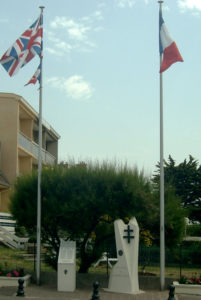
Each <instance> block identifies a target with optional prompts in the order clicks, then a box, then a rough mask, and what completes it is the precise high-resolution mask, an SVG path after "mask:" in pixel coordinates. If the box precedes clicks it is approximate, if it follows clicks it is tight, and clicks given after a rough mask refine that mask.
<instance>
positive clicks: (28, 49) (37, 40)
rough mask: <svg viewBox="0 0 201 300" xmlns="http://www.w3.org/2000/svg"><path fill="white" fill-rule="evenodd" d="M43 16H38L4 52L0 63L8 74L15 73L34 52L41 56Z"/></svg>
mask: <svg viewBox="0 0 201 300" xmlns="http://www.w3.org/2000/svg"><path fill="white" fill-rule="evenodd" d="M42 37H43V18H42V14H41V15H40V17H39V18H38V19H37V20H36V21H35V22H34V23H33V24H32V25H31V26H30V27H29V28H28V29H27V30H26V31H25V32H24V33H23V34H22V35H21V36H20V37H19V38H18V39H17V40H16V41H15V43H14V44H13V45H12V46H11V47H10V48H9V49H8V50H7V51H6V52H5V53H4V55H3V56H2V58H1V59H0V63H1V64H2V66H3V67H4V69H5V70H6V71H7V72H8V74H9V75H10V76H13V75H15V74H16V73H17V72H18V71H19V69H20V68H22V67H23V66H24V65H26V64H27V63H28V62H29V61H30V60H31V59H32V58H33V57H34V56H35V55H36V54H37V55H39V56H40V57H41V56H42V48H43V47H42V44H43V41H42Z"/></svg>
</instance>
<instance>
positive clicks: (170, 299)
mask: <svg viewBox="0 0 201 300" xmlns="http://www.w3.org/2000/svg"><path fill="white" fill-rule="evenodd" d="M169 290H170V292H169V297H168V300H175V297H174V290H175V286H174V285H173V284H171V285H170V286H169Z"/></svg>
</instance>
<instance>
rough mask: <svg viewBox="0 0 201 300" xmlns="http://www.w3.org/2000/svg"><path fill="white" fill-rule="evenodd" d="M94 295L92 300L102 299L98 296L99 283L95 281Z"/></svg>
mask: <svg viewBox="0 0 201 300" xmlns="http://www.w3.org/2000/svg"><path fill="white" fill-rule="evenodd" d="M93 288H94V289H93V295H92V298H91V300H99V299H100V297H99V295H98V288H99V283H98V282H97V281H95V282H94V283H93Z"/></svg>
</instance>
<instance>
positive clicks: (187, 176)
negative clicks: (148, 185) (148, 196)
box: [153, 155, 201, 222]
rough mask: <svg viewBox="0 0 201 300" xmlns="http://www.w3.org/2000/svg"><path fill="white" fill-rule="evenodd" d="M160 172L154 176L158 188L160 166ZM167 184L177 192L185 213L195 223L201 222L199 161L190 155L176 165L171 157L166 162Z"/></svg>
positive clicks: (200, 172)
mask: <svg viewBox="0 0 201 300" xmlns="http://www.w3.org/2000/svg"><path fill="white" fill-rule="evenodd" d="M157 167H158V172H157V174H156V175H155V176H154V179H153V181H154V183H155V185H156V186H157V185H158V182H159V176H160V168H159V165H158V166H157ZM164 172H165V184H166V185H169V186H171V187H172V188H173V189H174V190H175V194H176V196H177V197H179V198H180V199H181V203H182V206H183V207H184V208H185V211H186V212H185V213H186V215H187V216H189V218H190V219H191V220H193V221H199V222H200V221H201V189H200V186H201V166H200V165H199V163H198V161H197V160H195V159H194V158H193V157H192V156H191V155H189V160H188V161H187V160H186V159H185V160H184V161H183V162H182V163H180V164H178V165H176V163H175V160H174V159H173V158H172V157H171V156H169V158H168V161H167V162H165V168H164Z"/></svg>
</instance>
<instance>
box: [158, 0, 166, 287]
mask: <svg viewBox="0 0 201 300" xmlns="http://www.w3.org/2000/svg"><path fill="white" fill-rule="evenodd" d="M158 3H159V5H160V13H161V14H162V3H163V0H158ZM159 29H160V27H159ZM161 63H162V54H160V66H161ZM164 212H165V201H164V154H163V73H160V286H161V290H164V289H165V213H164Z"/></svg>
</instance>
